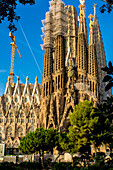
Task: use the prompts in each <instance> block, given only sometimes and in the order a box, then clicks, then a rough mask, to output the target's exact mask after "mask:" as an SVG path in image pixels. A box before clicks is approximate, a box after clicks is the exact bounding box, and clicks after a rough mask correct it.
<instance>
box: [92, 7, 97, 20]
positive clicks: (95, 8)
mask: <svg viewBox="0 0 113 170" xmlns="http://www.w3.org/2000/svg"><path fill="white" fill-rule="evenodd" d="M96 7H97V4H94V5H93V8H94V19H95V18H96Z"/></svg>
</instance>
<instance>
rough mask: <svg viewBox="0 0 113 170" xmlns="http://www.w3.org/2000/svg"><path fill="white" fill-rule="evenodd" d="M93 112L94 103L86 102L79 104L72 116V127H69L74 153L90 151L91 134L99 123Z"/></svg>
mask: <svg viewBox="0 0 113 170" xmlns="http://www.w3.org/2000/svg"><path fill="white" fill-rule="evenodd" d="M92 110H93V103H92V102H90V101H87V100H86V101H84V102H79V104H78V105H76V106H75V109H74V111H73V113H72V114H71V115H70V122H71V125H72V126H70V127H69V134H68V137H69V139H70V140H71V142H72V143H73V146H74V147H73V149H72V153H75V152H78V151H79V152H83V151H84V152H86V151H88V149H89V146H90V138H91V135H92V134H91V133H92V132H93V129H94V126H96V125H97V123H98V117H94V116H93V112H92ZM92 116H93V117H92Z"/></svg>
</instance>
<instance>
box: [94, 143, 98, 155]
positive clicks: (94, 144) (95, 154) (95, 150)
mask: <svg viewBox="0 0 113 170" xmlns="http://www.w3.org/2000/svg"><path fill="white" fill-rule="evenodd" d="M94 148H95V157H96V156H97V147H96V145H95V144H94Z"/></svg>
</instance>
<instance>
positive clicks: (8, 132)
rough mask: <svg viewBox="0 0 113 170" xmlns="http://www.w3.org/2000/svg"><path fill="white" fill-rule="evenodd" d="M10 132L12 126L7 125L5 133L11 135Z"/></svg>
mask: <svg viewBox="0 0 113 170" xmlns="http://www.w3.org/2000/svg"><path fill="white" fill-rule="evenodd" d="M11 132H12V128H11V127H8V128H7V130H6V133H7V135H12V133H11Z"/></svg>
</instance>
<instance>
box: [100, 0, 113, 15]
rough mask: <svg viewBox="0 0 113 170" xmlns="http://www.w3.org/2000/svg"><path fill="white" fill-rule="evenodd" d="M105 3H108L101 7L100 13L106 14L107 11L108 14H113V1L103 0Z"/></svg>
mask: <svg viewBox="0 0 113 170" xmlns="http://www.w3.org/2000/svg"><path fill="white" fill-rule="evenodd" d="M102 1H104V2H106V3H105V4H103V5H102V6H101V7H100V11H101V13H104V12H105V11H107V12H109V13H110V12H111V11H112V9H113V0H102Z"/></svg>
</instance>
